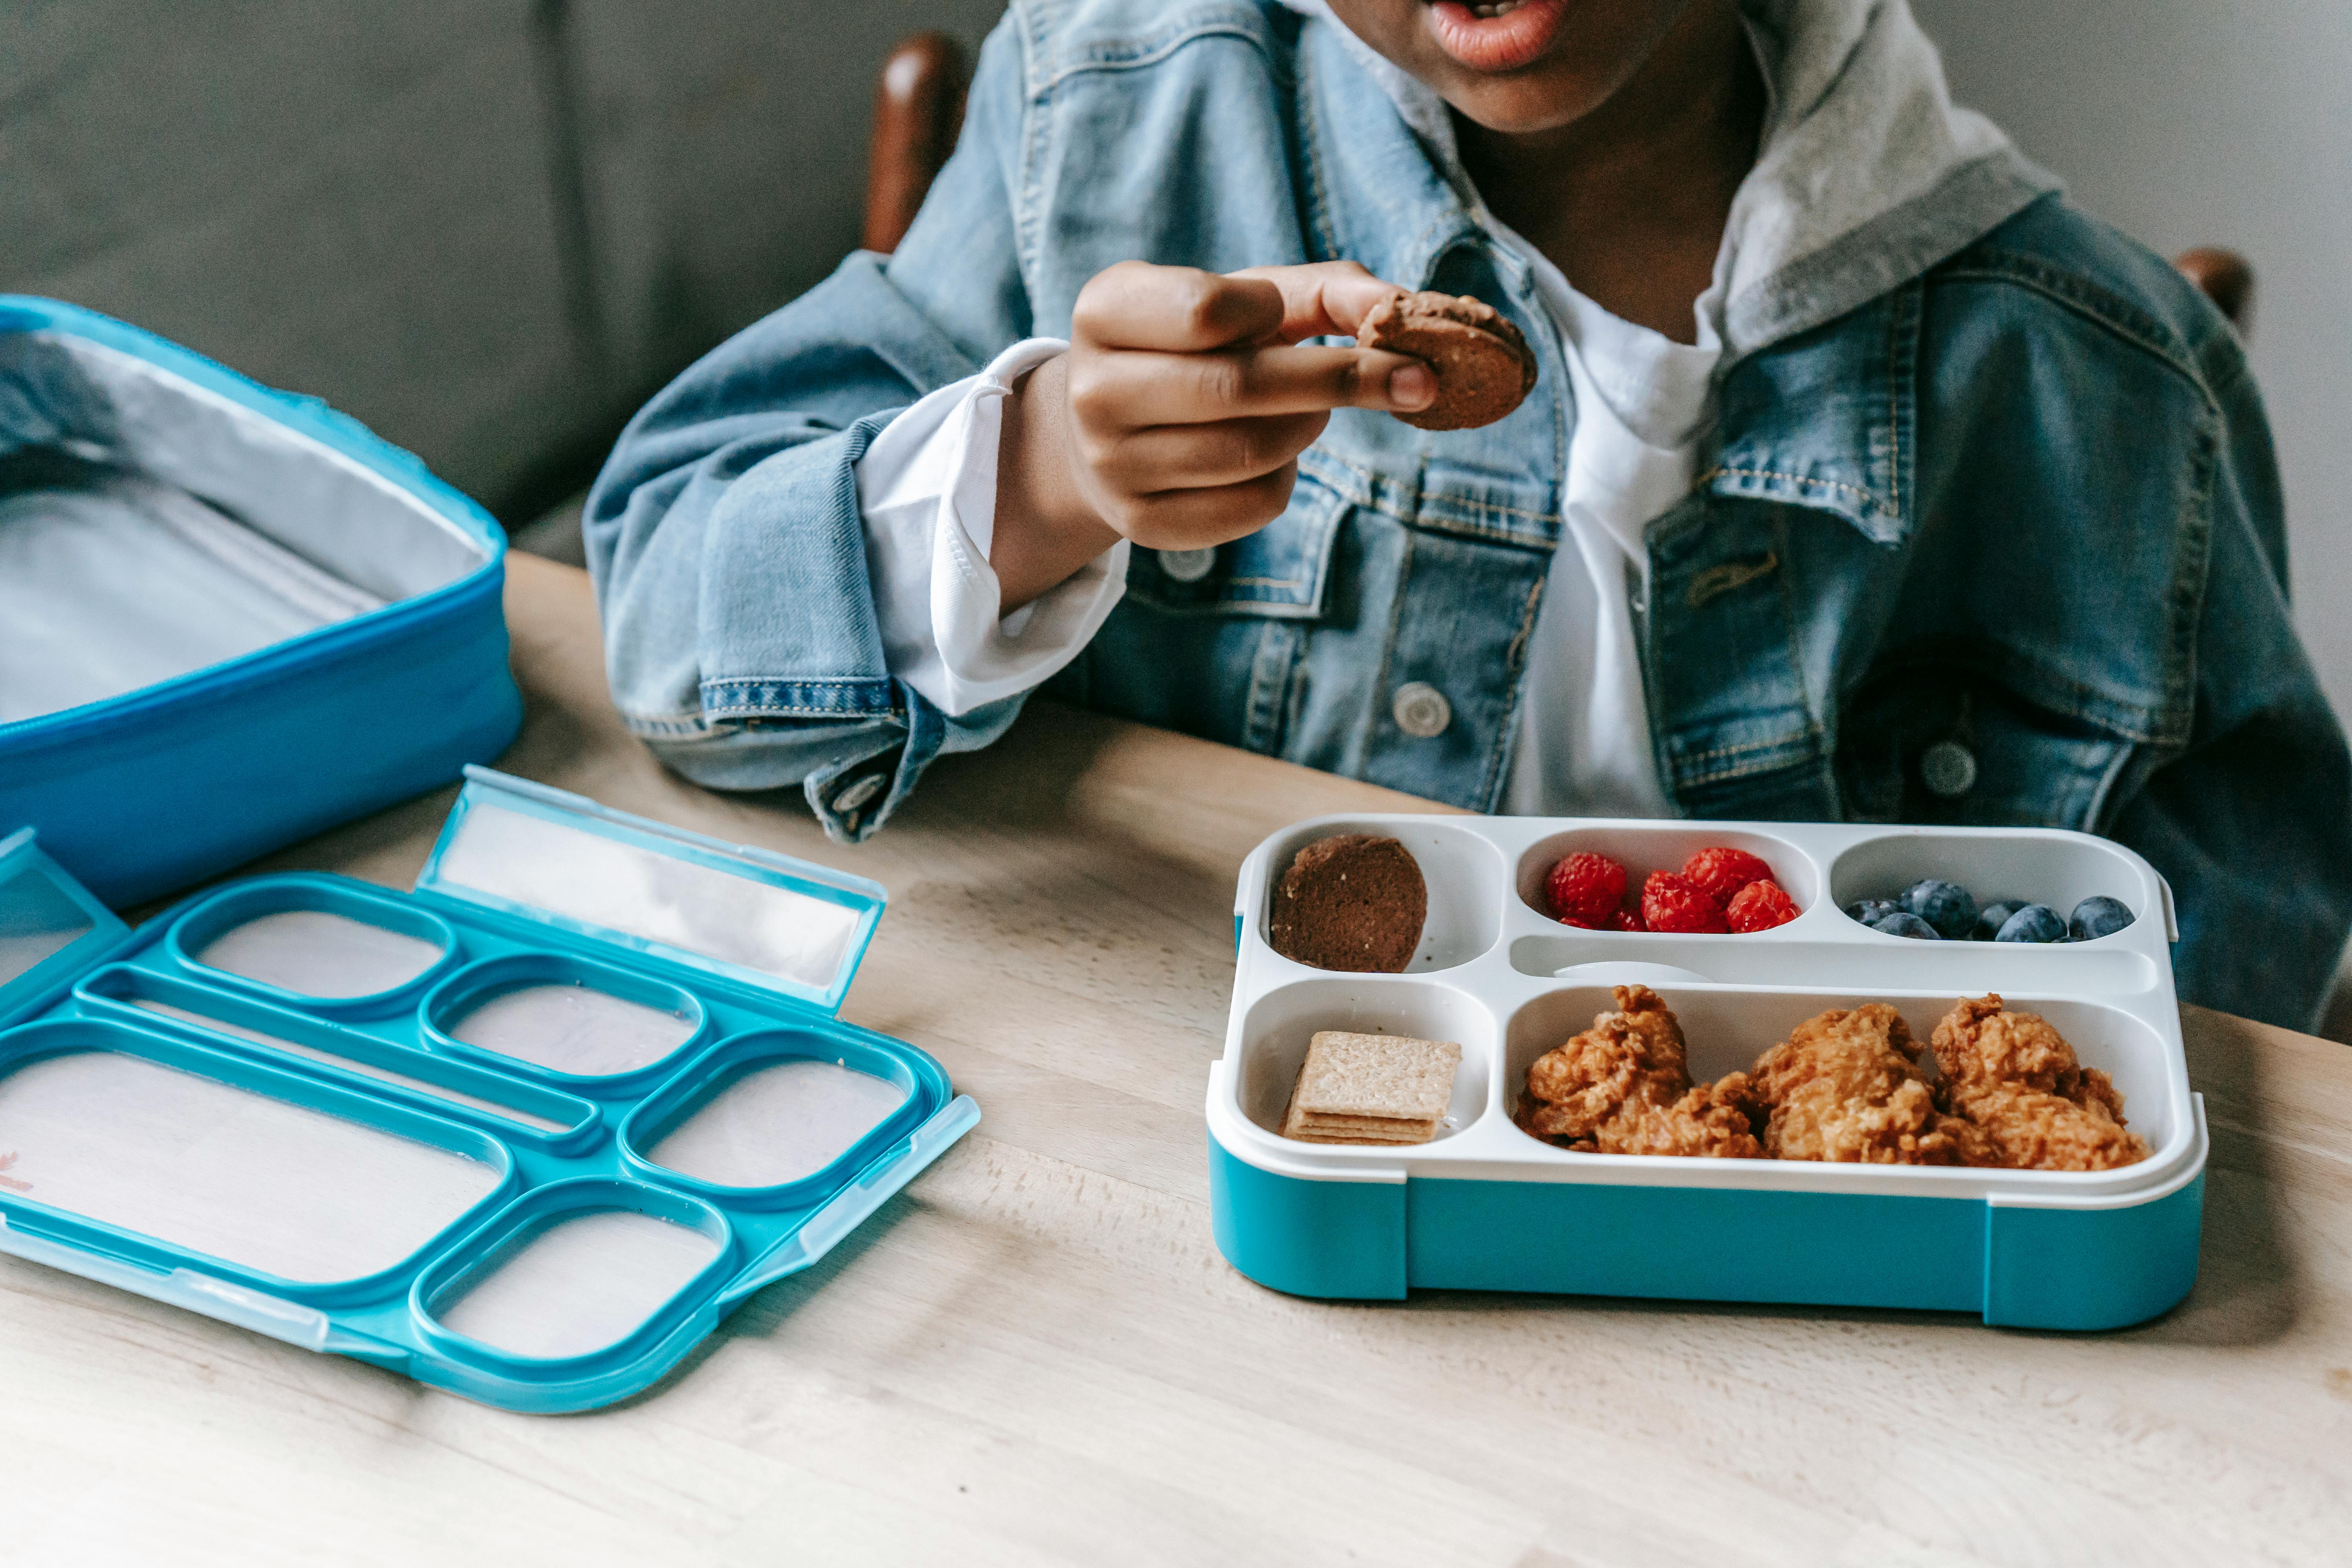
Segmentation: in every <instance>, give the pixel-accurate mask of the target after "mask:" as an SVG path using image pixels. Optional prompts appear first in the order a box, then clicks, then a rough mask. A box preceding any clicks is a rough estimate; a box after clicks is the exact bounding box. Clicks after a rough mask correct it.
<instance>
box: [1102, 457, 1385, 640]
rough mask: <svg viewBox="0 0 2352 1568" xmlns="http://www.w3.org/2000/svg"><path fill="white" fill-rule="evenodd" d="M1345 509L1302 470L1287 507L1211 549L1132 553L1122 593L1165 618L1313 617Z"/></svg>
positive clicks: (1319, 608) (1320, 605) (1343, 501)
mask: <svg viewBox="0 0 2352 1568" xmlns="http://www.w3.org/2000/svg"><path fill="white" fill-rule="evenodd" d="M1347 510H1348V501H1347V498H1345V497H1344V496H1342V495H1340V494H1339V492H1338V491H1337V490H1334V489H1331V488H1330V487H1329V486H1328V485H1326V484H1324V483H1323V482H1321V481H1320V480H1318V479H1316V478H1314V477H1313V476H1312V475H1309V474H1304V473H1302V474H1300V475H1299V476H1298V482H1297V485H1296V486H1295V487H1294V488H1293V489H1292V490H1291V492H1290V504H1289V505H1288V506H1287V507H1285V508H1284V509H1283V510H1282V514H1281V515H1280V516H1279V517H1276V519H1275V520H1274V521H1272V522H1269V523H1267V524H1266V525H1265V527H1264V528H1261V529H1259V530H1258V531H1256V532H1255V533H1251V534H1244V536H1243V537H1241V538H1239V539H1236V540H1233V541H1231V542H1227V543H1224V544H1221V545H1218V546H1216V547H1215V548H1214V549H1213V550H1138V551H1135V552H1133V553H1131V554H1130V555H1129V558H1128V568H1127V596H1128V597H1129V599H1133V600H1136V601H1139V603H1142V604H1145V605H1150V606H1151V607H1152V608H1153V609H1155V610H1159V611H1161V612H1163V613H1167V614H1171V615H1209V616H1266V617H1269V618H1273V619H1276V620H1316V619H1319V618H1320V617H1321V616H1322V615H1323V611H1324V605H1325V600H1326V598H1327V596H1328V593H1329V591H1330V581H1331V546H1332V542H1333V541H1334V540H1335V539H1336V538H1337V537H1338V534H1339V521H1340V519H1341V518H1342V517H1344V516H1345V515H1346V513H1347Z"/></svg>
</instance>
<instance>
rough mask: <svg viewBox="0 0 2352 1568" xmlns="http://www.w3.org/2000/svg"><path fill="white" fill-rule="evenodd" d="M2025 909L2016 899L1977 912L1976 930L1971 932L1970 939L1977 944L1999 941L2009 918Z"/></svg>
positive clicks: (2006, 900)
mask: <svg viewBox="0 0 2352 1568" xmlns="http://www.w3.org/2000/svg"><path fill="white" fill-rule="evenodd" d="M2024 907H2025V906H2024V905H2023V904H2021V903H2019V902H2018V901H2017V900H2015V899H2003V900H2001V901H2000V902H1999V903H1997V904H1987V905H1986V906H1985V907H1984V908H1982V909H1980V910H1978V911H1977V923H1976V929H1975V930H1974V931H1970V932H1969V937H1970V938H1971V939H1972V940H1974V941H1977V942H1997V941H1999V940H2000V928H2001V927H2002V926H2004V925H2007V924H2008V923H2009V917H2010V916H2011V915H2013V914H2015V913H2016V912H2017V911H2018V910H2021V909H2023V908H2024Z"/></svg>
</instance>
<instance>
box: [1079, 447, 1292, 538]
mask: <svg viewBox="0 0 2352 1568" xmlns="http://www.w3.org/2000/svg"><path fill="white" fill-rule="evenodd" d="M1297 481H1298V465H1297V463H1285V464H1284V465H1283V466H1282V467H1280V468H1276V469H1275V470H1274V471H1273V472H1272V473H1270V474H1261V475H1259V476H1258V477H1257V478H1255V479H1244V480H1243V481H1241V482H1240V483H1238V484H1231V485H1219V486H1217V487H1216V488H1214V489H1176V490H1160V491H1158V492H1156V493H1154V494H1151V495H1140V496H1132V497H1129V499H1128V500H1127V502H1126V504H1125V507H1124V513H1125V515H1124V516H1122V517H1121V518H1119V519H1118V520H1116V521H1115V522H1114V526H1115V527H1117V528H1118V531H1119V532H1121V533H1123V534H1125V535H1126V536H1127V537H1128V538H1129V539H1131V540H1133V541H1134V542H1136V543H1138V544H1140V545H1142V546H1143V547H1144V548H1145V549H1147V550H1200V549H1203V548H1205V547H1207V546H1209V545H1212V544H1223V543H1224V542H1226V541H1228V540H1233V539H1239V538H1241V537H1242V536H1243V535H1244V534H1245V533H1255V532H1256V531H1258V530H1259V529H1261V528H1264V527H1265V525H1266V524H1267V523H1269V522H1272V521H1274V520H1275V519H1276V518H1277V517H1280V516H1281V515H1282V509H1283V508H1284V507H1286V506H1288V505H1289V504H1290V490H1291V487H1292V486H1293V485H1295V484H1296V483H1297Z"/></svg>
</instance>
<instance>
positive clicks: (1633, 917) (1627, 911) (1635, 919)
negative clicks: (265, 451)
mask: <svg viewBox="0 0 2352 1568" xmlns="http://www.w3.org/2000/svg"><path fill="white" fill-rule="evenodd" d="M1609 929H1610V930H1611V931H1647V930H1649V929H1650V928H1649V927H1648V926H1647V925H1645V924H1643V921H1642V906H1641V905H1640V904H1637V903H1635V902H1634V901H1633V900H1631V899H1628V900H1625V902H1624V903H1623V904H1622V906H1620V907H1619V908H1618V909H1617V910H1615V911H1614V912H1613V913H1612V914H1611V915H1610V917H1609Z"/></svg>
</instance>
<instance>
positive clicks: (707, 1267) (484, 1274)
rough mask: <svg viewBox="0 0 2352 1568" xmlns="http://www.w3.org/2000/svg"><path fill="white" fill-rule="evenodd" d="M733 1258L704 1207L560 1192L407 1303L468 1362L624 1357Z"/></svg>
mask: <svg viewBox="0 0 2352 1568" xmlns="http://www.w3.org/2000/svg"><path fill="white" fill-rule="evenodd" d="M732 1252H733V1232H732V1231H731V1230H730V1227H729V1226H728V1224H727V1221H726V1218H725V1216H724V1215H720V1214H719V1211H718V1210H717V1209H714V1208H712V1207H711V1206H710V1205H708V1204H703V1203H698V1202H696V1201H695V1200H693V1199H692V1198H688V1197H685V1196H682V1195H680V1194H676V1193H666V1192H663V1191H661V1190H660V1189H658V1188H655V1187H648V1186H644V1185H641V1184H637V1183H635V1182H620V1181H605V1180H593V1179H592V1180H582V1181H572V1182H559V1183H557V1184H553V1185H551V1186H546V1187H541V1188H540V1189H538V1190H537V1191H535V1192H531V1193H529V1194H525V1195H523V1196H522V1197H520V1198H518V1199H516V1200H515V1202H514V1203H512V1204H511V1205H508V1207H507V1208H506V1209H505V1210H504V1211H503V1212H502V1213H500V1214H499V1215H495V1216H493V1217H492V1218H491V1220H490V1221H489V1222H488V1224H487V1225H485V1226H482V1228H481V1229H480V1230H479V1231H478V1233H476V1235H475V1236H473V1237H469V1238H467V1240H466V1241H465V1242H464V1243H462V1244H460V1245H459V1246H458V1247H457V1248H456V1249H454V1250H453V1251H452V1252H451V1253H450V1254H449V1255H448V1256H447V1257H446V1258H442V1259H441V1260H439V1261H438V1262H436V1263H435V1264H434V1266H433V1267H432V1268H429V1269H427V1270H426V1271H425V1273H424V1274H423V1275H422V1276H421V1277H419V1279H417V1282H416V1286H415V1298H414V1300H415V1310H416V1314H417V1317H418V1319H419V1321H421V1322H422V1323H423V1324H424V1325H425V1330H426V1331H427V1332H428V1333H429V1334H431V1335H433V1337H434V1338H436V1340H437V1341H438V1342H440V1343H441V1344H442V1346H443V1347H444V1348H445V1349H447V1350H448V1351H450V1352H452V1353H455V1354H457V1355H461V1356H465V1357H467V1358H468V1359H471V1360H476V1361H484V1362H489V1363H493V1364H495V1363H508V1362H540V1363H555V1362H571V1361H578V1360H581V1359H583V1358H585V1357H592V1356H599V1355H607V1354H614V1353H619V1354H624V1355H625V1353H626V1352H627V1351H628V1349H629V1348H630V1347H631V1346H632V1345H639V1344H643V1343H646V1342H652V1341H658V1340H659V1339H660V1338H662V1337H663V1335H664V1334H665V1333H666V1332H667V1331H669V1330H670V1329H672V1328H674V1327H675V1326H676V1322H677V1318H678V1317H679V1315H680V1314H679V1313H678V1311H677V1307H678V1306H679V1304H680V1303H682V1302H683V1301H685V1300H688V1298H689V1297H690V1295H691V1294H692V1293H693V1292H695V1291H696V1289H697V1288H698V1286H699V1287H702V1288H705V1289H707V1288H709V1286H711V1285H712V1284H715V1283H716V1280H717V1278H718V1276H719V1274H720V1273H721V1272H722V1271H723V1270H724V1269H725V1268H726V1267H727V1265H728V1264H729V1262H730V1260H731V1255H732ZM540 1370H541V1371H544V1370H547V1369H544V1368H541V1369H540Z"/></svg>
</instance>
